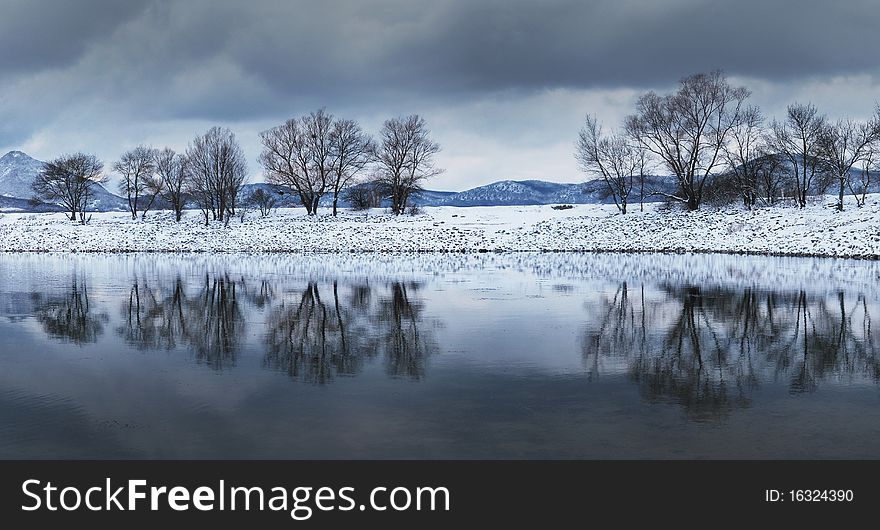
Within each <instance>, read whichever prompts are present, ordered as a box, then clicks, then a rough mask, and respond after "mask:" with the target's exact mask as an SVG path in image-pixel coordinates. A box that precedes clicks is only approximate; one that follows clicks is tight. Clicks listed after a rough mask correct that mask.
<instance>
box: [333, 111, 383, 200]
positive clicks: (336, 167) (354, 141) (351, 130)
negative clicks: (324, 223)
mask: <svg viewBox="0 0 880 530" xmlns="http://www.w3.org/2000/svg"><path fill="white" fill-rule="evenodd" d="M330 145H331V153H332V161H331V167H332V168H333V179H332V182H331V190H332V192H333V215H336V206H337V203H338V202H339V195H340V193H341V192H342V190H343V189H345V188H346V187H347V186H349V185H351V184H352V183H353V182H354V179H355V177H357V175H358V174H359V173H361V172H362V171H363V170H364V168H366V167H367V165H369V164H370V162H372V161H373V160H374V159H375V156H376V145H375V144H374V143H373V140H372V138H370V135H368V134H367V133H365V132H364V131H363V130H362V129H361V127H360V125H358V123H357V122H356V121H354V120H336V121H334V122H333V126H332V130H331V132H330Z"/></svg>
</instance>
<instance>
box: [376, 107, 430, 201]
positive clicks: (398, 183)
mask: <svg viewBox="0 0 880 530" xmlns="http://www.w3.org/2000/svg"><path fill="white" fill-rule="evenodd" d="M439 151H440V145H439V144H437V143H435V142H433V141H432V140H431V139H430V130H428V125H427V123H426V122H425V119H424V118H422V117H420V116H418V115H417V114H413V115H410V116H407V117H405V118H394V119H391V120H387V121H386V122H385V123H384V125H383V126H382V131H381V133H380V134H379V146H378V153H377V165H378V175H377V176H378V180H379V181H380V182H381V184H382V186H383V187H384V188H385V189H386V190H387V192H388V194H389V196H390V199H391V211H392V212H393V213H394V214H395V215H400V214H402V213H403V212H404V211H405V210H406V206H407V202H408V201H409V198H410V196H411V195H412V194H413V193H417V192H418V191H419V190H420V189H421V183H422V182H423V181H425V180H427V179H428V178H430V177H433V176H435V175H438V174H440V173H442V172H443V170H442V169H439V168H437V167H435V165H434V155H435V154H437V153H438V152H439Z"/></svg>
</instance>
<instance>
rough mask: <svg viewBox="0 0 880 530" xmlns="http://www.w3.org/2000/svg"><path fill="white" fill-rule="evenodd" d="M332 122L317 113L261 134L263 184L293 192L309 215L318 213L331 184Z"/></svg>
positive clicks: (260, 159)
mask: <svg viewBox="0 0 880 530" xmlns="http://www.w3.org/2000/svg"><path fill="white" fill-rule="evenodd" d="M333 121H334V120H333V116H332V115H330V114H328V113H327V112H326V111H325V110H324V109H319V110H317V111H315V112H312V113H310V114H308V115H307V116H302V117H301V118H299V119H290V120H287V121H286V122H285V123H283V124H282V125H279V126H277V127H273V128H272V129H269V130H268V131H264V132H262V133H260V141H261V142H262V144H263V151H262V152H261V153H260V157H259V161H260V164H262V166H263V168H264V169H265V170H266V180H267V181H268V182H269V183H271V184H278V185H281V186H287V187H289V188H291V189H292V190H294V191H295V192H296V193H297V194H298V195H299V197H300V201H301V202H302V204H303V206H305V207H306V212H307V213H308V214H309V215H315V214H317V213H318V203H319V202H320V200H321V197H322V196H323V195H324V194H325V193H326V192H327V189H328V187H329V186H330V185H331V182H332V180H333V177H332V175H333V144H332V139H331V134H332V132H333Z"/></svg>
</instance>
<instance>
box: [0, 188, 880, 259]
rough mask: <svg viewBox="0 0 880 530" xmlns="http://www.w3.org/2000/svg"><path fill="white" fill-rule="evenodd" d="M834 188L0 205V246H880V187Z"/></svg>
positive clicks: (818, 251) (732, 249)
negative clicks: (786, 192)
mask: <svg viewBox="0 0 880 530" xmlns="http://www.w3.org/2000/svg"><path fill="white" fill-rule="evenodd" d="M832 203H833V200H832V199H830V198H829V199H827V200H824V201H821V202H817V203H816V204H814V205H812V206H810V207H808V208H806V209H805V210H798V209H795V208H781V207H777V208H761V209H757V210H753V211H747V210H744V209H742V208H739V207H726V208H721V209H716V208H704V209H702V210H700V211H698V212H691V213H688V212H684V211H679V210H677V209H676V210H671V211H664V210H663V209H662V207H660V206H659V205H656V204H650V205H646V210H645V211H644V212H639V211H638V205H636V206H635V207H634V208H633V209H634V211H632V212H631V213H628V214H627V215H625V216H623V215H619V214H617V212H616V210H615V208H614V206H609V205H576V206H574V208H572V209H569V210H554V209H552V208H551V207H550V206H496V207H471V208H456V207H432V208H425V209H424V211H423V213H421V214H419V215H416V216H401V217H394V216H392V215H390V214H387V213H385V212H383V211H379V210H374V211H371V212H366V213H364V212H359V213H355V212H342V213H341V214H340V215H339V217H336V218H334V217H331V216H330V215H327V214H323V213H322V215H320V216H319V217H318V218H317V219H315V218H309V217H307V216H306V215H305V213H304V211H303V210H301V209H296V210H279V211H277V212H275V213H273V214H272V215H270V216H269V217H267V218H264V219H263V218H260V217H259V215H258V214H254V213H249V214H248V215H247V217H246V218H245V219H244V222H241V221H240V220H239V219H238V218H236V219H235V220H234V221H232V222H231V223H230V225H229V226H228V227H225V228H224V227H223V226H222V225H220V224H218V223H212V224H211V225H210V226H207V227H206V226H204V225H203V223H202V221H201V217H200V215H199V214H198V212H187V213H186V214H185V216H184V220H183V221H182V222H181V223H175V222H174V221H173V217H172V216H171V214H170V213H169V212H153V213H150V214H149V215H148V217H147V220H146V221H140V220H138V221H133V220H131V218H130V216H128V215H127V214H124V213H97V214H94V216H93V218H92V221H91V222H90V223H89V224H88V225H86V226H80V225H77V224H74V223H72V222H70V221H68V220H66V219H65V217H64V215H63V214H54V213H44V214H25V213H5V214H0V252H370V251H375V252H422V251H440V252H444V251H448V252H460V251H466V252H475V251H490V252H494V251H583V252H595V251H623V252H651V251H658V252H687V251H692V252H728V253H756V254H777V255H814V256H833V257H856V258H873V259H877V258H878V257H880V194H878V195H873V196H870V197H869V199H868V203H867V205H866V206H865V207H864V208H856V207H855V205H854V204H847V209H846V211H844V212H843V213H838V212H836V211H834V209H833V208H832V207H831V206H830V205H831V204H832Z"/></svg>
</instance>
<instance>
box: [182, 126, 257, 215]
mask: <svg viewBox="0 0 880 530" xmlns="http://www.w3.org/2000/svg"><path fill="white" fill-rule="evenodd" d="M186 158H187V160H188V167H189V186H188V190H189V191H190V192H191V193H192V195H193V197H194V198H195V199H196V202H198V203H199V207H200V208H201V209H202V213H203V214H204V216H205V224H208V216H209V215H212V216H213V218H214V220H216V221H220V222H224V220H225V221H226V222H228V220H229V219H230V218H231V217H232V216H235V207H236V201H237V200H238V195H239V193H240V192H241V187H242V186H243V185H244V183H245V179H246V178H247V161H246V160H245V157H244V151H242V149H241V146H239V144H238V141H237V140H236V139H235V134H233V133H232V131H230V130H229V129H226V128H223V127H212V128H210V129H209V130H208V132H206V133H205V134H203V135H200V136H196V137H195V139H193V141H192V143H191V144H190V146H189V148H188V149H187V150H186Z"/></svg>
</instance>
